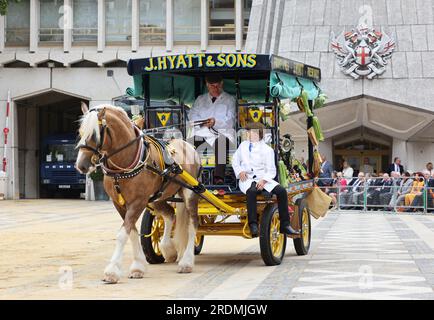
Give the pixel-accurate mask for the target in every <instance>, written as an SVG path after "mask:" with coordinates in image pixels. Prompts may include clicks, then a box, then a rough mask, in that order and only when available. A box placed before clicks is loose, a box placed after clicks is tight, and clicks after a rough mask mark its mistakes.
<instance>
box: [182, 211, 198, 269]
mask: <svg viewBox="0 0 434 320" xmlns="http://www.w3.org/2000/svg"><path fill="white" fill-rule="evenodd" d="M195 239H196V229H195V228H194V226H193V223H192V222H191V219H190V222H189V224H188V242H187V248H185V251H184V254H183V255H182V258H181V260H179V263H178V272H181V273H188V272H192V271H193V266H194V242H195Z"/></svg>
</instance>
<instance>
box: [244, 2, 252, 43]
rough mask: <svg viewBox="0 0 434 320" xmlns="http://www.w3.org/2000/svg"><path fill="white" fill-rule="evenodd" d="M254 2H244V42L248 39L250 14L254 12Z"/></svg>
mask: <svg viewBox="0 0 434 320" xmlns="http://www.w3.org/2000/svg"><path fill="white" fill-rule="evenodd" d="M252 2H253V0H244V10H243V16H244V29H243V38H244V40H246V38H247V31H248V28H249V20H250V12H251V11H252Z"/></svg>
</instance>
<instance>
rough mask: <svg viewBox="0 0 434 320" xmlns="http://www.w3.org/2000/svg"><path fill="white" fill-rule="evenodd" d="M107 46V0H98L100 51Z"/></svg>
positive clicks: (98, 46)
mask: <svg viewBox="0 0 434 320" xmlns="http://www.w3.org/2000/svg"><path fill="white" fill-rule="evenodd" d="M104 48H105V0H98V44H97V50H98V52H103V51H104Z"/></svg>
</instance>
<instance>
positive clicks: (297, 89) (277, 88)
mask: <svg viewBox="0 0 434 320" xmlns="http://www.w3.org/2000/svg"><path fill="white" fill-rule="evenodd" d="M302 89H303V90H305V91H306V92H307V94H308V97H309V100H315V99H316V98H317V97H318V95H319V94H320V89H319V87H318V86H317V85H316V83H315V82H314V81H313V80H308V79H305V78H297V77H295V76H292V75H288V74H285V73H281V72H276V71H272V72H271V74H270V94H271V96H273V97H276V98H280V99H291V100H292V99H294V98H297V97H298V96H300V94H301V90H302Z"/></svg>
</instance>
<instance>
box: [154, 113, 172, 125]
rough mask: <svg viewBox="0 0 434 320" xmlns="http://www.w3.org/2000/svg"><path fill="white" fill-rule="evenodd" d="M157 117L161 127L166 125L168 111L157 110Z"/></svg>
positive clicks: (168, 115)
mask: <svg viewBox="0 0 434 320" xmlns="http://www.w3.org/2000/svg"><path fill="white" fill-rule="evenodd" d="M157 116H158V119H159V120H160V122H161V124H162V125H163V127H165V126H166V123H167V121H169V118H170V112H157Z"/></svg>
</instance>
